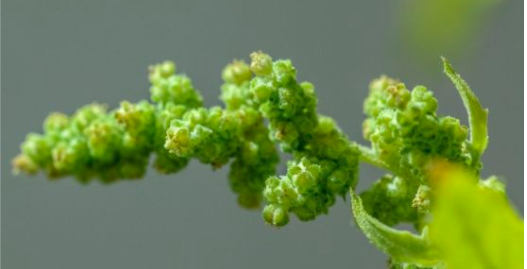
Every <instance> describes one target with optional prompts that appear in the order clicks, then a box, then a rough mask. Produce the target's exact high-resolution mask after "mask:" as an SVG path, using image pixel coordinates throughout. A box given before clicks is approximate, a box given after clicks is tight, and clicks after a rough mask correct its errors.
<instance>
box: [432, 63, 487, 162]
mask: <svg viewBox="0 0 527 269" xmlns="http://www.w3.org/2000/svg"><path fill="white" fill-rule="evenodd" d="M441 59H442V60H443V71H444V72H445V74H446V75H447V76H448V77H449V78H450V80H451V81H452V83H454V86H455V87H456V89H457V91H458V92H459V95H461V99H462V100H463V104H464V105H465V108H466V110H467V113H468V121H469V124H470V142H471V144H472V146H473V148H474V149H475V150H476V151H477V153H478V156H477V157H478V158H479V156H481V155H482V154H483V152H484V151H485V149H486V148H487V144H488V132H487V116H488V110H487V109H484V108H483V107H482V106H481V103H480V102H479V99H478V97H477V96H476V95H475V94H474V92H473V91H472V90H471V89H470V87H469V86H468V84H467V82H465V81H464V80H463V79H462V78H461V76H460V75H459V74H458V73H456V71H455V70H454V68H453V67H452V65H451V64H450V62H448V60H447V59H446V58H444V57H441Z"/></svg>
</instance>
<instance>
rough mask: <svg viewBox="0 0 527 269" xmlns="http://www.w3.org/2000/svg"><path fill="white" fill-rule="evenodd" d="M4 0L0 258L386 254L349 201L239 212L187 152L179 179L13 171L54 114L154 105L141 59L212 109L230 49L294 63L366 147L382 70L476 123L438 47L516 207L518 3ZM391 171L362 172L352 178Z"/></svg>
mask: <svg viewBox="0 0 527 269" xmlns="http://www.w3.org/2000/svg"><path fill="white" fill-rule="evenodd" d="M414 1H415V0H414ZM458 1H459V0H458ZM467 1H468V0H467ZM471 1H473V0H471ZM482 1H483V0H482ZM485 1H487V2H488V1H489V0H485ZM403 2H404V4H403ZM445 2H449V3H452V1H445ZM460 2H463V1H460ZM414 3H415V2H414ZM2 4H3V5H2V14H1V15H2V16H1V20H2V21H1V22H2V29H1V30H2V60H1V64H2V66H1V67H2V81H1V82H2V85H1V86H2V100H1V112H2V113H1V117H2V118H1V127H2V137H1V142H2V145H1V147H2V148H1V157H2V158H1V164H2V169H1V179H2V182H1V183H2V185H1V205H2V216H1V217H2V226H1V228H2V242H1V243H2V249H1V251H2V259H1V265H2V268H6V269H15V268H40V269H45V268H54V269H57V268H77V269H82V268H127V269H132V268H270V267H275V268H285V267H288V268H384V267H385V264H386V257H385V256H384V255H383V254H382V253H380V252H378V251H377V250H376V249H375V248H374V247H373V246H371V245H370V244H369V243H368V241H367V240H366V238H365V237H364V236H363V235H362V234H361V233H360V232H359V231H358V229H357V227H355V226H354V225H353V223H352V220H351V213H350V206H349V201H338V203H337V205H336V206H334V207H333V208H332V209H331V211H330V214H329V215H327V216H322V217H319V218H318V219H316V220H315V221H312V222H308V223H300V222H298V221H297V220H293V221H292V222H291V223H290V225H288V226H287V227H285V228H283V229H279V230H277V229H274V228H272V227H269V226H267V225H265V224H264V222H263V221H262V220H261V217H260V212H259V211H247V210H243V209H241V208H239V207H238V205H237V204H236V201H235V196H234V195H233V194H232V193H231V191H230V189H229V187H228V183H227V179H226V178H227V176H226V173H227V168H225V169H222V170H219V171H215V172H214V171H212V169H211V168H210V167H209V166H204V165H201V164H199V163H197V162H192V163H191V164H190V166H189V167H188V168H187V169H186V170H184V171H183V172H181V173H179V174H177V175H170V176H160V175H157V174H156V173H155V172H154V171H151V172H149V173H148V174H147V176H146V177H145V178H144V179H143V180H140V181H132V182H120V183H117V184H114V185H111V186H104V185H101V184H99V183H96V182H94V183H92V184H90V185H88V186H82V185H79V184H78V183H77V182H76V181H74V180H72V179H71V178H65V179H63V180H61V181H57V182H48V181H47V180H46V179H45V178H44V176H36V177H32V178H29V177H26V176H19V177H16V178H15V177H13V176H12V175H11V171H10V159H11V158H12V157H13V156H15V155H16V154H17V153H18V150H19V144H20V143H21V142H22V141H23V139H24V136H25V135H26V133H28V132H30V131H41V123H42V121H43V119H44V118H45V116H46V115H47V114H49V113H50V112H53V111H63V112H66V113H73V112H74V111H75V109H76V108H78V107H80V106H81V105H83V104H86V103H90V102H93V101H98V102H103V103H107V104H109V105H110V106H111V107H115V106H116V105H117V104H118V103H119V101H120V100H123V99H126V100H130V101H137V100H140V99H146V98H148V97H149V92H148V81H147V72H146V70H147V69H146V68H147V66H148V65H149V64H152V63H156V62H159V61H162V60H165V59H171V60H175V61H176V62H177V65H178V69H179V70H180V71H183V72H185V73H187V74H188V75H189V76H190V77H191V78H192V79H193V80H194V84H195V86H196V87H197V88H198V89H200V90H201V91H202V93H203V95H204V97H205V102H206V105H216V104H219V103H220V102H219V100H218V95H219V86H220V84H221V79H220V71H221V69H222V68H223V66H224V65H225V64H227V63H228V62H229V61H231V60H232V59H233V58H238V59H246V60H248V55H249V53H250V52H251V51H254V50H264V51H265V52H268V53H270V54H271V55H272V56H273V57H274V58H275V59H276V58H290V59H292V61H293V63H294V64H295V65H296V67H297V69H298V75H299V79H301V80H309V81H311V82H313V83H314V84H315V86H316V90H317V93H318V96H319V98H320V101H319V110H320V112H322V113H324V114H326V115H330V116H332V117H334V118H335V119H336V120H337V122H338V123H339V125H340V126H341V127H342V129H343V130H344V131H345V132H346V133H347V134H348V135H349V136H350V138H352V139H354V140H357V141H360V142H364V141H363V139H362V135H361V123H362V120H363V118H364V117H363V115H362V102H363V99H364V98H365V97H366V95H367V89H368V88H367V86H368V83H369V81H370V80H371V79H373V78H375V77H377V76H379V75H381V74H387V75H390V76H393V77H397V78H400V79H401V80H403V81H405V82H406V83H407V85H408V86H409V87H413V86H414V85H417V84H423V85H426V86H428V87H429V88H430V89H432V90H433V91H434V93H435V95H436V97H437V98H438V99H439V106H440V108H439V110H440V112H441V113H442V114H444V115H452V116H455V117H459V118H461V119H462V120H463V122H465V123H466V122H467V121H466V113H465V111H464V108H463V106H462V103H461V100H460V99H459V97H458V95H457V92H456V90H455V89H454V87H453V86H452V85H451V83H450V82H449V81H448V79H447V78H446V77H445V76H444V75H443V74H442V73H441V67H440V62H439V57H440V55H441V54H443V55H445V56H447V57H448V58H449V59H450V61H451V62H452V63H453V64H454V66H455V67H456V69H457V71H458V72H460V73H461V74H462V76H463V77H464V78H465V79H466V80H467V81H468V82H469V83H470V85H471V86H472V88H473V89H474V91H475V92H476V94H477V95H478V96H479V97H480V99H481V102H482V103H483V104H484V105H485V106H487V107H488V108H489V109H490V116H489V117H490V119H489V124H490V126H489V129H490V130H489V132H490V145H489V148H488V150H487V152H486V154H485V156H484V157H483V161H484V164H485V167H484V170H483V176H489V175H490V174H497V175H500V176H502V177H503V178H504V179H505V180H506V181H507V183H508V192H509V194H510V197H511V200H512V202H513V203H514V204H515V205H516V206H517V208H518V210H519V211H520V212H521V214H522V215H523V199H524V198H523V185H524V183H523V166H522V165H523V65H522V59H523V24H522V21H523V1H520V0H501V1H496V3H493V4H492V5H489V6H485V8H480V7H477V9H476V8H474V9H471V7H469V8H468V10H469V11H471V10H477V12H475V14H476V15H474V14H472V13H471V14H472V15H474V18H475V19H474V20H473V21H470V22H469V23H470V24H471V25H470V27H468V28H466V29H469V30H466V29H465V30H463V27H461V30H459V29H457V28H455V27H458V26H463V25H461V23H465V22H463V21H462V22H458V23H452V21H451V20H450V19H449V16H448V14H454V13H455V12H457V11H455V10H454V9H453V8H455V7H453V8H452V7H450V8H449V7H446V8H443V9H442V11H441V12H443V13H439V14H440V15H442V14H447V15H446V17H445V16H443V17H442V19H441V17H439V21H435V22H434V21H433V20H432V22H425V21H420V20H425V19H427V18H431V17H430V16H426V13H419V12H426V9H424V10H422V9H419V8H415V9H414V8H412V7H413V6H412V4H413V3H412V1H411V0H404V1H403V0H401V1H398V0H397V1H393V0H392V1H386V0H384V1H383V0H375V1H340V2H337V1H258V2H253V3H249V1H241V0H240V1H168V0H167V1H158V0H154V1H102V0H91V1H62V0H48V1H37V0H4V1H3V3H2ZM463 8H464V10H465V11H466V10H467V8H466V7H465V6H463ZM416 10H417V11H416ZM428 10H429V12H430V10H431V11H432V12H431V13H429V14H431V15H433V14H436V15H437V14H438V12H439V11H438V12H434V11H436V10H439V9H437V8H435V7H433V6H432V8H430V7H429V8H428ZM415 12H418V13H415ZM461 12H462V11H461ZM455 14H457V13H455ZM414 15H416V16H414ZM412 16H414V17H415V18H414V17H412ZM452 16H454V15H452ZM456 16H458V15H456ZM412 18H414V19H412ZM452 18H454V17H452ZM471 18H472V17H471ZM409 19H410V20H409ZM436 19H437V18H436ZM441 20H443V21H441ZM443 22H445V23H443ZM446 22H450V23H446ZM413 26H419V28H415V29H413V28H412V27H413ZM426 27H428V28H426ZM454 28H455V29H454ZM450 29H452V31H453V32H455V35H452V36H449V35H448V34H449V33H450ZM414 30H415V31H416V32H412V31H414ZM454 30H455V31H454ZM458 30H459V31H458ZM460 31H461V32H460ZM463 31H465V32H463ZM459 32H460V33H461V34H459ZM412 33H414V34H412ZM437 34H446V37H441V38H438V36H437ZM428 35H430V36H428ZM412 36H413V38H411V37H412ZM415 37H418V38H417V40H416V38H415ZM460 37H463V38H460ZM447 38H451V39H450V40H447ZM434 40H443V41H448V46H447V45H445V49H444V50H443V49H442V47H441V46H442V45H441V44H439V43H438V42H437V41H434ZM461 40H463V42H458V41H461ZM421 41H422V42H421ZM429 41H433V42H429ZM457 43H462V44H458V45H459V46H458V45H456V44H457ZM430 44H433V45H436V46H431V47H427V46H428V45H430ZM438 44H439V45H438ZM452 44H454V45H452ZM423 52H424V53H423ZM280 169H281V171H283V170H284V167H281V168H280ZM382 173H383V172H382V171H378V170H376V169H373V168H371V167H368V166H366V165H365V166H362V171H361V183H360V185H359V188H361V189H362V188H365V187H367V186H368V185H369V184H371V182H373V181H374V180H375V179H376V178H378V177H379V176H380V175H382Z"/></svg>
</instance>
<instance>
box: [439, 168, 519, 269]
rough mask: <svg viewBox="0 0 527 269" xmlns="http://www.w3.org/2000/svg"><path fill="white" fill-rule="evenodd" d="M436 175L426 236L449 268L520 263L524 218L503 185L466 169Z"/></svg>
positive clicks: (483, 268)
mask: <svg viewBox="0 0 527 269" xmlns="http://www.w3.org/2000/svg"><path fill="white" fill-rule="evenodd" d="M440 175H441V176H440V177H439V178H435V179H433V182H435V183H436V184H437V186H436V187H437V193H436V200H435V206H434V208H433V211H432V212H433V214H434V220H433V222H432V223H431V224H430V240H431V241H432V242H433V244H434V245H435V246H437V247H438V248H439V249H440V250H441V253H442V254H443V256H444V260H445V261H446V263H447V265H448V268H449V269H464V268H474V269H487V268H488V269H490V268H509V269H515V268H523V259H524V258H523V235H524V231H523V221H522V220H521V219H520V217H519V216H518V215H517V213H516V212H515V211H514V210H513V208H512V207H511V206H510V204H509V203H508V201H507V199H506V197H505V195H504V193H503V191H502V190H501V191H500V189H499V188H498V189H496V188H489V187H487V185H488V184H476V183H475V182H477V181H476V180H474V176H473V175H472V174H468V173H465V172H460V171H453V172H452V171H448V172H446V173H445V172H444V171H443V172H442V173H440ZM490 183H492V182H490Z"/></svg>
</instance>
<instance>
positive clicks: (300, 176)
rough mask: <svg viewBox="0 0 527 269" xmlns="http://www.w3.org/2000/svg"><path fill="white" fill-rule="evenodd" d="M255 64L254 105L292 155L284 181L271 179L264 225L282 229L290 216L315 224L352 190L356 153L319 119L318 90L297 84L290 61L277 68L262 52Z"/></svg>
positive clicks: (327, 120) (326, 120) (325, 120)
mask: <svg viewBox="0 0 527 269" xmlns="http://www.w3.org/2000/svg"><path fill="white" fill-rule="evenodd" d="M251 58H252V62H251V70H252V71H253V73H254V74H255V75H256V77H255V78H253V79H252V81H251V85H250V90H251V92H252V93H253V95H254V102H255V103H257V104H258V105H259V109H260V111H261V112H262V114H263V115H264V117H266V118H267V119H268V120H269V130H270V135H271V138H272V139H273V141H276V142H278V143H279V144H280V148H281V149H282V150H283V151H284V152H288V153H292V155H293V160H292V161H290V162H289V163H288V169H287V174H286V175H284V176H280V177H275V176H273V177H270V178H269V179H267V182H266V188H265V190H264V197H265V198H266V200H267V202H268V205H267V206H266V207H265V209H264V213H263V216H264V219H265V220H266V221H267V222H268V223H270V224H272V225H276V226H282V225H285V224H287V223H288V221H289V213H290V212H292V213H294V214H296V216H297V217H298V218H299V219H300V220H304V221H306V220H312V219H314V218H315V217H316V216H318V215H320V214H323V213H327V212H328V209H329V207H330V206H332V205H333V204H334V203H335V198H336V196H337V195H341V196H344V195H345V194H346V192H347V191H348V190H349V188H350V187H354V185H355V183H356V182H357V174H358V156H359V152H358V149H357V148H356V146H355V144H353V143H352V142H350V141H349V140H348V138H347V137H346V136H345V135H344V134H343V133H342V131H341V130H340V129H339V128H338V127H337V125H336V124H335V122H334V121H333V120H332V119H331V118H328V117H325V116H322V115H319V114H318V113H317V111H316V105H317V98H316V96H315V90H314V87H313V85H312V84H311V83H309V82H302V83H298V82H297V79H296V69H295V68H294V66H293V65H292V63H291V61H289V60H278V61H275V62H273V61H272V59H271V57H270V56H269V55H266V54H264V53H261V52H255V53H253V54H252V55H251Z"/></svg>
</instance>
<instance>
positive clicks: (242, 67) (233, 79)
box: [221, 60, 252, 85]
mask: <svg viewBox="0 0 527 269" xmlns="http://www.w3.org/2000/svg"><path fill="white" fill-rule="evenodd" d="M221 77H222V79H223V81H225V82H227V83H234V84H237V85H240V84H242V83H243V82H246V81H249V80H250V79H251V77H252V73H251V69H250V68H249V66H248V65H247V64H246V63H245V62H244V61H238V60H234V61H233V62H232V63H230V64H228V65H227V66H226V67H225V68H224V69H223V72H222V75H221Z"/></svg>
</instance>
